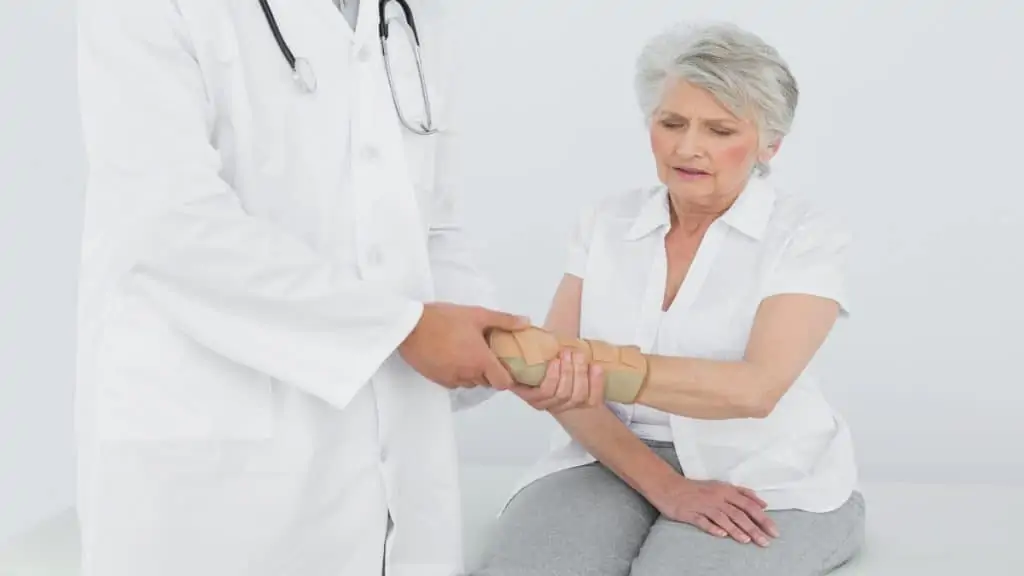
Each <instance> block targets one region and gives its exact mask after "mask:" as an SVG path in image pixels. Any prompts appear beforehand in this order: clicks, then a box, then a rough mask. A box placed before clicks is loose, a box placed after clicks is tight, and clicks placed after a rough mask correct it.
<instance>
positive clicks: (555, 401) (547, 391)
mask: <svg viewBox="0 0 1024 576" xmlns="http://www.w3.org/2000/svg"><path fill="white" fill-rule="evenodd" d="M511 391H512V392H513V393H514V394H515V395H516V396H519V397H520V398H522V399H523V400H524V401H525V402H526V403H527V404H529V405H530V406H532V407H533V408H534V409H536V410H544V411H547V412H550V413H552V414H558V413H560V412H565V411H566V410H572V409H575V408H589V407H594V406H600V405H601V404H603V403H604V375H603V374H602V372H601V367H600V366H594V365H588V364H587V361H586V358H585V356H584V355H583V354H582V353H580V352H576V353H575V354H574V353H573V351H572V350H568V349H567V350H562V352H561V354H560V356H559V357H558V358H555V359H553V360H551V361H550V362H548V368H547V373H546V374H545V375H544V380H542V381H541V383H540V385H539V386H537V387H533V386H524V385H522V384H515V385H513V386H512V388H511Z"/></svg>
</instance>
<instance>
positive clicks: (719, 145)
mask: <svg viewBox="0 0 1024 576" xmlns="http://www.w3.org/2000/svg"><path fill="white" fill-rule="evenodd" d="M650 135H651V148H652V150H653V152H654V158H655V161H656V163H657V167H658V178H659V179H660V180H661V181H662V183H663V184H665V186H667V187H668V189H669V192H670V193H671V195H672V198H674V199H676V200H678V201H683V202H685V203H687V204H692V205H698V206H706V207H708V208H712V209H713V208H716V207H720V206H728V205H729V204H731V203H732V201H733V200H734V199H735V198H736V196H737V195H739V193H740V192H741V191H742V190H743V187H744V186H745V185H746V182H747V180H748V179H749V177H750V175H751V171H752V170H753V168H754V165H755V163H756V162H757V160H758V159H759V158H760V159H761V160H762V161H767V160H769V159H770V158H771V156H772V155H774V153H775V148H777V147H773V149H771V150H763V151H762V150H759V142H758V130H757V126H756V124H754V122H752V121H750V120H749V119H745V118H738V117H736V116H735V115H733V114H732V113H731V112H730V111H729V110H728V109H727V108H725V107H724V106H722V105H721V104H720V103H719V102H718V100H716V99H715V98H714V96H712V95H711V93H710V92H708V91H706V90H704V89H703V88H699V87H697V86H695V85H693V84H690V83H688V82H685V81H677V82H675V83H673V84H670V85H668V86H667V89H666V91H665V93H664V96H663V98H662V101H661V104H660V105H659V106H658V109H657V110H656V111H655V113H654V116H653V118H652V120H651V126H650Z"/></svg>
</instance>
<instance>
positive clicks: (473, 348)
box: [398, 302, 530, 390]
mask: <svg viewBox="0 0 1024 576" xmlns="http://www.w3.org/2000/svg"><path fill="white" fill-rule="evenodd" d="M529 325H530V320H529V319H528V318H522V317H520V316H516V315H513V314H506V313H504V312H497V311H494V310H490V309H487V308H482V307H479V306H460V305H458V304H449V303H443V302H441V303H428V304H425V305H424V307H423V314H422V315H421V316H420V321H419V323H417V324H416V327H415V328H413V330H412V332H411V333H410V334H409V336H407V337H406V339H405V341H403V342H402V344H401V345H400V346H399V348H398V351H399V354H401V356H402V358H404V359H405V361H406V362H408V363H409V365H410V366H412V367H413V369H414V370H416V371H417V372H419V373H420V374H422V375H423V376H425V377H426V378H428V379H430V380H432V381H434V382H436V383H438V384H440V385H441V386H444V387H445V388H472V387H475V386H490V387H492V388H494V389H496V390H507V389H508V388H509V387H511V386H512V385H513V383H514V382H513V380H512V375H511V374H509V372H508V370H506V369H505V366H503V365H502V363H501V362H500V361H499V360H498V358H497V357H496V356H495V355H494V353H493V352H492V351H491V349H490V347H489V346H488V344H487V334H488V332H490V330H491V329H492V328H500V329H502V330H522V329H524V328H527V327H529Z"/></svg>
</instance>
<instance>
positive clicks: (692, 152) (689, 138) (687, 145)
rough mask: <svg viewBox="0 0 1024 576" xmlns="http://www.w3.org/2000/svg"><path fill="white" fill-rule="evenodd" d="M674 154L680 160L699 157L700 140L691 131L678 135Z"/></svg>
mask: <svg viewBox="0 0 1024 576" xmlns="http://www.w3.org/2000/svg"><path fill="white" fill-rule="evenodd" d="M675 153H676V154H677V155H678V156H680V157H682V158H691V157H693V156H699V155H700V153H701V143H700V138H698V137H697V135H696V134H695V133H694V132H693V131H692V130H687V131H685V132H683V133H681V134H680V135H679V139H678V140H676V147H675Z"/></svg>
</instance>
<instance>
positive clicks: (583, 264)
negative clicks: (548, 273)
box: [565, 206, 597, 278]
mask: <svg viewBox="0 0 1024 576" xmlns="http://www.w3.org/2000/svg"><path fill="white" fill-rule="evenodd" d="M596 220H597V207H596V206H588V207H587V208H585V209H583V210H582V211H581V212H580V214H579V216H577V219H576V227H575V228H574V229H573V232H572V236H571V237H570V238H569V251H568V255H567V261H566V268H565V272H566V273H567V274H572V275H573V276H576V277H577V278H585V277H586V270H587V258H588V256H589V254H590V243H591V240H592V238H593V236H594V225H595V222H596Z"/></svg>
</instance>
